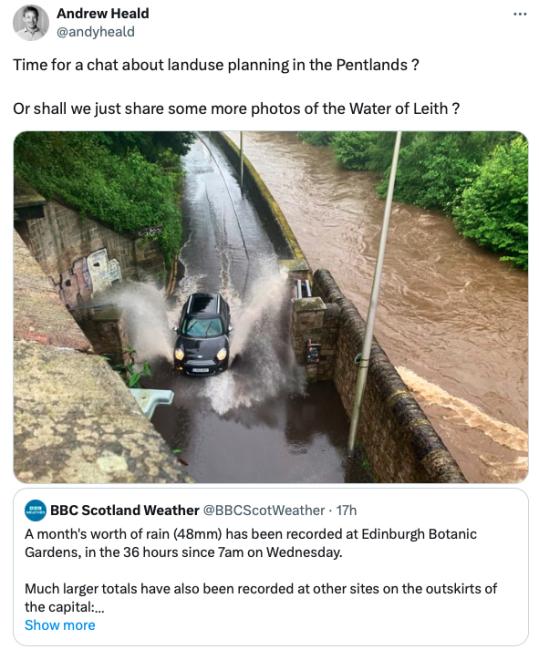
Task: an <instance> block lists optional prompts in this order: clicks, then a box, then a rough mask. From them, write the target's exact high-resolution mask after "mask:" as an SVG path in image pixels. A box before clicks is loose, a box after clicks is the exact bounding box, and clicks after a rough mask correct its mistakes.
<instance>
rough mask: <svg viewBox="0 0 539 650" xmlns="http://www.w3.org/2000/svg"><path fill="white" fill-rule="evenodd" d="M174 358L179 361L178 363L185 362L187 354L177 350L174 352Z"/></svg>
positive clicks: (179, 349) (180, 349)
mask: <svg viewBox="0 0 539 650" xmlns="http://www.w3.org/2000/svg"><path fill="white" fill-rule="evenodd" d="M174 357H175V358H176V359H178V361H183V358H184V357H185V352H184V351H183V349H182V348H176V349H175V350H174Z"/></svg>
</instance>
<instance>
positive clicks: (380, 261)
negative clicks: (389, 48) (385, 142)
mask: <svg viewBox="0 0 539 650" xmlns="http://www.w3.org/2000/svg"><path fill="white" fill-rule="evenodd" d="M401 135H402V132H401V131H397V135H396V138H395V148H394V150H393V160H392V162H391V172H390V174H389V184H388V188H387V196H386V205H385V210H384V220H383V223H382V232H381V234H380V244H379V247H378V257H377V258H376V266H375V269H374V276H373V280H372V290H371V298H370V301H369V311H368V314H367V324H366V327H365V338H364V339H363V348H362V350H361V358H360V361H359V369H358V373H357V382H356V393H355V397H354V406H353V409H352V419H351V422H350V433H349V438H348V453H349V455H352V453H353V451H354V447H355V444H356V436H357V425H358V421H359V414H360V410H361V402H362V400H363V394H364V392H365V385H366V383H367V372H368V369H369V361H370V356H371V347H372V339H373V334H374V321H375V318H376V308H377V306H378V295H379V293H380V283H381V279H382V267H383V265H384V255H385V250H386V241H387V234H388V231H389V221H390V218H391V204H392V202H393V190H394V188H395V177H396V175H397V162H398V159H399V149H400V143H401Z"/></svg>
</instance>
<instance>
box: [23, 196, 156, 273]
mask: <svg viewBox="0 0 539 650" xmlns="http://www.w3.org/2000/svg"><path fill="white" fill-rule="evenodd" d="M17 231H18V233H19V234H20V236H21V237H22V238H23V240H24V242H25V243H26V245H27V246H28V248H29V249H30V251H31V253H32V255H33V256H34V257H35V258H36V260H37V261H38V262H39V264H40V266H41V268H42V269H43V271H44V272H45V274H46V275H48V276H50V277H51V278H52V279H53V281H54V283H55V284H59V283H60V276H61V275H62V274H66V273H67V272H68V271H69V270H70V269H72V267H73V264H74V263H75V261H76V260H78V259H80V258H83V257H87V256H88V255H90V254H91V253H93V252H95V251H97V250H100V249H103V248H104V249H106V250H107V252H108V257H109V259H117V260H118V262H119V264H120V268H121V271H122V277H123V278H124V279H129V280H143V279H145V277H147V276H148V275H152V276H154V277H162V278H164V273H165V265H164V260H163V256H162V253H161V251H160V249H159V247H158V245H157V244H156V242H155V241H152V240H147V239H144V238H138V239H137V238H136V237H134V236H131V235H129V234H121V233H117V232H114V231H113V230H111V229H110V228H108V227H107V226H105V225H103V224H102V223H100V222H99V221H96V220H94V219H90V218H89V217H83V216H81V215H80V214H79V213H78V212H76V211H75V210H72V209H71V208H68V207H67V206H65V205H62V204H61V203H58V201H53V200H51V201H48V202H47V204H46V205H45V206H44V217H43V218H41V219H29V220H27V221H24V222H18V223H17Z"/></svg>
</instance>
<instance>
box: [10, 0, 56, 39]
mask: <svg viewBox="0 0 539 650" xmlns="http://www.w3.org/2000/svg"><path fill="white" fill-rule="evenodd" d="M13 29H14V30H15V31H16V32H17V34H18V35H19V36H20V37H21V38H22V39H23V40H24V41H38V40H39V39H40V38H43V36H45V34H46V33H47V31H48V29H49V17H48V16H47V13H46V12H45V10H44V9H42V8H41V7H38V6H37V5H24V7H21V8H20V9H19V10H18V11H17V13H16V14H15V17H14V18H13Z"/></svg>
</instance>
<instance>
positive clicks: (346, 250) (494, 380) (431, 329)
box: [231, 133, 528, 482]
mask: <svg viewBox="0 0 539 650" xmlns="http://www.w3.org/2000/svg"><path fill="white" fill-rule="evenodd" d="M231 135H232V137H233V138H234V139H235V140H236V141H237V140H238V134H231ZM244 144H245V153H246V155H247V156H248V157H249V159H250V160H251V162H252V163H253V164H254V165H255V167H256V168H257V170H258V171H259V172H260V174H261V176H262V178H263V179H264V181H265V182H266V184H267V185H268V187H269V189H270V191H271V192H272V194H273V195H274V197H275V198H276V200H277V201H278V203H279V205H280V206H281V208H282V209H283V211H284V213H285V215H286V217H287V219H288V221H289V223H290V225H291V226H292V229H293V230H294V232H295V234H296V237H297V238H298V240H299V243H300V245H301V246H302V248H303V250H304V252H305V254H306V256H307V258H308V260H309V262H310V264H311V266H312V267H313V269H316V268H326V269H329V270H330V271H331V272H332V273H333V275H334V277H335V278H336V280H337V282H338V283H339V285H340V286H341V288H342V289H343V291H344V293H345V294H346V295H347V296H348V297H349V298H350V299H351V300H352V301H353V302H354V303H355V304H356V305H357V307H358V309H359V310H360V312H361V313H362V314H364V315H365V314H366V312H367V305H368V298H369V293H370V288H371V281H372V273H373V268H374V260H375V256H376V252H377V246H378V237H379V229H380V225H381V220H382V215H383V200H382V199H380V197H379V196H378V195H377V193H376V191H375V182H376V179H375V178H374V177H373V176H372V175H371V174H368V173H363V172H349V171H344V170H342V169H340V168H339V167H338V165H337V163H336V161H335V159H334V157H333V155H332V153H331V151H330V150H329V149H328V148H317V147H313V146H311V145H308V144H305V143H302V142H300V141H299V140H298V139H297V137H296V135H295V134H294V133H244ZM527 310H528V287H527V274H526V273H523V272H522V271H518V270H515V269H512V268H511V267H509V266H508V265H507V264H503V263H501V262H500V261H499V260H498V259H497V257H496V256H495V255H493V254H491V253H488V252H486V251H484V250H482V249H480V248H479V247H478V246H476V245H475V244H474V243H473V242H471V241H469V240H466V239H464V238H462V237H460V236H459V235H458V234H457V233H456V232H455V229H454V226H453V224H452V222H451V220H450V219H448V218H446V217H444V216H442V215H439V214H435V213H432V212H428V211H426V210H422V209H419V208H415V207H413V206H408V205H402V204H396V205H395V207H394V210H393V215H392V223H391V227H390V233H389V239H388V246H387V251H386V259H385V266H384V275H383V285H382V292H381V296H380V304H379V308H378V316H377V325H376V331H375V334H376V336H377V338H378V340H379V342H380V343H381V345H382V346H383V348H384V349H385V350H386V352H387V353H388V355H389V357H390V359H391V360H392V361H393V363H394V364H395V365H396V366H397V367H398V369H399V372H400V373H401V376H402V377H403V379H404V381H405V382H406V383H407V384H408V386H409V387H410V388H411V389H412V390H413V391H414V394H415V395H416V398H417V399H418V401H419V402H420V404H421V406H422V407H423V409H424V410H425V412H426V413H427V415H428V416H429V418H430V419H431V421H432V423H433V425H434V427H435V428H436V430H437V431H438V432H439V433H440V435H441V436H442V438H443V439H444V441H445V443H446V445H447V446H448V448H449V449H450V450H451V452H452V453H453V455H454V456H455V458H456V460H457V461H458V463H459V464H460V466H461V468H462V470H463V472H464V473H465V475H466V477H467V478H468V479H469V480H471V481H480V482H482V481H514V480H520V479H521V478H523V477H524V476H525V475H526V472H527V442H528V436H527V433H526V429H527V410H528V385H527V381H528V359H527V347H528V320H527Z"/></svg>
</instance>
